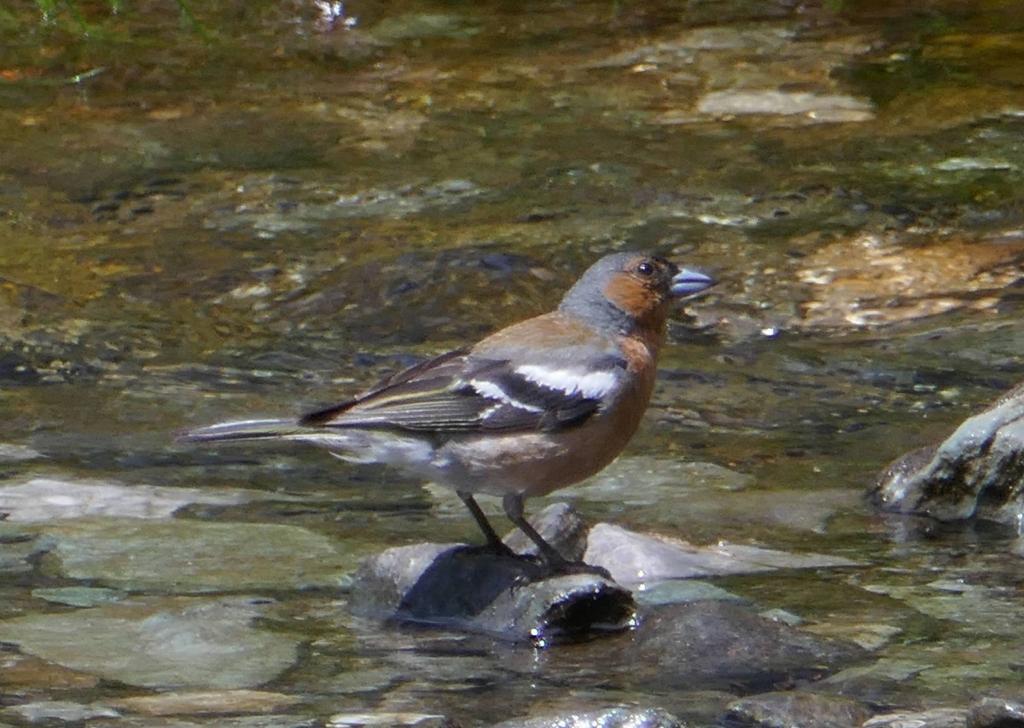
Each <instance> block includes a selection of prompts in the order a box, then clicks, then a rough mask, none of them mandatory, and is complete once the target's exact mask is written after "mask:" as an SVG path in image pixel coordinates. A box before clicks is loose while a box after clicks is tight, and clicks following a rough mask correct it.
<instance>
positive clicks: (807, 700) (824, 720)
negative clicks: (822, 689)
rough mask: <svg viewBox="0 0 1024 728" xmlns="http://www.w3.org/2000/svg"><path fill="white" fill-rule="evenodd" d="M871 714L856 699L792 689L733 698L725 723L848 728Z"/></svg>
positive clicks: (777, 727)
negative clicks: (738, 698) (737, 698)
mask: <svg viewBox="0 0 1024 728" xmlns="http://www.w3.org/2000/svg"><path fill="white" fill-rule="evenodd" d="M870 717H871V711H870V710H868V708H867V706H865V705H864V704H863V703H861V702H859V701H856V700H851V699H849V698H843V697H837V696H834V695H818V694H816V693H805V692H801V691H796V690H794V691H788V692H777V693H762V694H761V695H752V696H750V697H748V698H743V699H741V700H737V701H734V702H733V703H731V704H730V705H729V707H728V709H727V711H726V715H725V722H726V723H728V724H729V725H730V726H738V727H739V726H742V727H744V728H747V727H749V728H801V727H802V726H814V728H851V727H852V726H859V725H861V724H862V723H863V722H864V721H866V720H867V719H868V718H870Z"/></svg>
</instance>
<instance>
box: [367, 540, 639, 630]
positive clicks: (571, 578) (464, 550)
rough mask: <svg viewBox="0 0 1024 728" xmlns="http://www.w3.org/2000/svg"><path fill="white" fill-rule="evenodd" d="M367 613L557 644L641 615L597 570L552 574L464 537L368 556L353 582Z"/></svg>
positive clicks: (623, 625)
mask: <svg viewBox="0 0 1024 728" xmlns="http://www.w3.org/2000/svg"><path fill="white" fill-rule="evenodd" d="M351 592H352V598H351V605H352V608H353V610H354V611H355V612H356V613H357V614H360V615H364V616H371V617H376V618H387V619H398V620H402V621H411V622H419V623H425V624H433V625H438V626H444V627H447V628H457V629H465V630H469V631H473V632H484V633H488V634H492V635H496V636H498V637H501V638H503V639H509V640H514V641H533V642H536V643H544V644H547V643H550V642H552V641H559V640H563V639H567V638H572V637H577V636H580V635H583V634H587V633H589V632H592V631H595V630H600V631H607V630H621V629H625V628H626V627H628V626H629V624H630V623H631V621H632V619H633V613H634V606H635V605H634V603H633V598H632V596H631V595H630V593H629V592H628V591H627V590H625V589H623V588H622V587H620V586H618V585H617V584H614V583H612V582H611V581H609V580H607V579H604V578H602V577H600V576H597V575H594V574H571V575H566V576H555V577H550V576H549V575H548V573H547V570H546V568H545V567H543V566H541V565H540V564H538V563H537V562H535V561H532V560H530V559H528V558H513V557H508V556H501V555H496V554H494V553H493V552H491V551H489V550H487V549H486V548H473V547H468V546H463V545H460V544H417V545H412V546H404V547H399V548H393V549H388V550H387V551H385V552H383V553H381V554H379V555H377V556H375V557H372V558H370V559H368V560H367V561H366V562H364V564H363V565H362V567H360V569H359V571H358V572H357V573H356V575H355V578H354V580H353V583H352V589H351Z"/></svg>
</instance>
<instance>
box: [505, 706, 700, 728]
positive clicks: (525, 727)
mask: <svg viewBox="0 0 1024 728" xmlns="http://www.w3.org/2000/svg"><path fill="white" fill-rule="evenodd" d="M683 726H684V724H683V723H682V721H680V720H679V719H678V718H676V717H675V716H674V715H672V714H671V713H668V712H666V711H664V710H662V709H660V708H625V707H621V708H607V709H605V710H595V711H591V712H585V713H567V714H557V715H548V716H541V717H537V718H514V719H512V720H505V721H502V722H501V723H497V724H495V725H494V726H493V728H683Z"/></svg>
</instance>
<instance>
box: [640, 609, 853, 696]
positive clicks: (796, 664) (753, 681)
mask: <svg viewBox="0 0 1024 728" xmlns="http://www.w3.org/2000/svg"><path fill="white" fill-rule="evenodd" d="M865 655H866V653H865V652H864V651H863V650H862V649H861V648H859V647H857V646H856V645H853V644H852V643H849V642H843V641H840V640H831V639H824V638H821V637H818V636H816V635H813V634H810V633H808V632H804V631H802V630H799V629H796V628H794V627H790V626H788V625H785V624H782V623H780V622H777V621H774V620H771V619H767V618H765V617H762V616H760V615H758V614H756V613H755V612H754V611H753V610H751V609H750V608H749V607H743V606H739V605H736V604H733V603H731V602H725V601H702V602H695V603H692V604H681V605H672V606H669V607H663V608H660V609H656V610H652V612H651V613H650V614H648V615H646V616H644V617H643V619H642V622H641V625H640V627H639V628H638V629H637V631H636V635H635V637H634V639H633V642H632V644H630V645H629V646H628V647H626V648H624V649H623V650H622V652H621V654H620V659H622V660H623V661H625V663H626V664H629V665H632V666H633V668H632V669H633V675H634V678H635V679H636V680H638V681H640V682H641V683H642V684H643V685H644V686H645V689H650V688H652V687H660V688H669V689H673V690H675V689H687V690H693V689H696V688H715V687H718V688H723V689H735V688H736V686H744V687H747V688H750V689H761V690H764V689H771V688H772V687H776V686H782V685H785V684H787V683H789V682H790V681H793V680H806V679H815V678H818V677H821V676H823V675H825V674H828V673H829V672H831V671H832V670H834V669H836V668H838V667H841V666H845V665H847V664H849V663H851V662H854V661H857V660H860V659H863V657H864V656H865Z"/></svg>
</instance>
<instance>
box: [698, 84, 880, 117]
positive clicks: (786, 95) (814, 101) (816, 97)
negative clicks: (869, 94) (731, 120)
mask: <svg viewBox="0 0 1024 728" xmlns="http://www.w3.org/2000/svg"><path fill="white" fill-rule="evenodd" d="M697 111H698V112H699V113H701V114H707V115H710V116H738V115H749V114H767V115H778V116H801V117H803V118H804V119H805V120H806V121H808V122H811V123H824V122H838V121H868V120H869V119H873V118H874V111H873V109H872V107H871V104H870V103H869V102H867V101H864V100H862V99H857V98H854V97H852V96H842V95H838V94H816V93H808V92H804V91H777V90H774V89H749V90H744V89H729V90H725V91H712V92H711V93H708V94H706V95H705V96H704V97H703V98H701V99H700V101H698V102H697Z"/></svg>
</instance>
